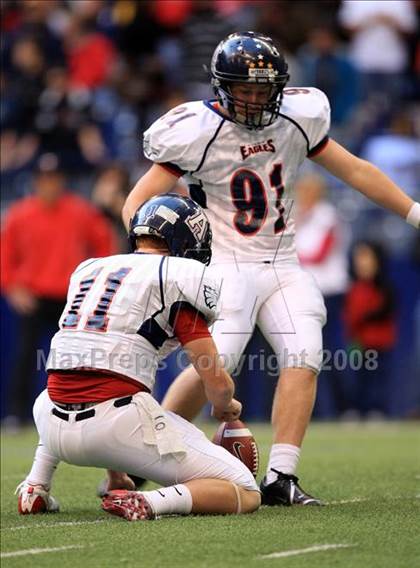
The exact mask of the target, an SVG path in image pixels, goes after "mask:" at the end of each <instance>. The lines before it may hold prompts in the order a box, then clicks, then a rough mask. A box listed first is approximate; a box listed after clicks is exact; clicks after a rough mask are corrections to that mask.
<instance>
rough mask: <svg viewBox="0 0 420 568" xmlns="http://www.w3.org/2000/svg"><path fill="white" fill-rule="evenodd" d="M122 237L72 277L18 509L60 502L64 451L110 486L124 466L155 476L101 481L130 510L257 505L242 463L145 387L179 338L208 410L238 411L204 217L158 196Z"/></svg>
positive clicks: (117, 506) (134, 516)
mask: <svg viewBox="0 0 420 568" xmlns="http://www.w3.org/2000/svg"><path fill="white" fill-rule="evenodd" d="M129 236H130V242H131V245H132V249H133V252H132V253H131V254H123V255H116V256H111V257H106V258H96V259H90V260H87V261H85V262H83V263H82V264H81V265H80V266H79V267H78V268H77V269H76V270H75V271H74V273H73V275H72V277H71V280H70V286H69V290H68V297H67V304H66V307H65V309H64V312H63V314H62V316H61V318H60V322H59V328H60V329H59V331H58V332H57V334H56V335H55V336H54V338H53V340H52V343H51V351H50V354H49V358H48V362H47V370H48V386H47V389H46V390H44V391H43V392H42V393H41V394H40V396H39V397H38V398H37V400H36V402H35V404H34V409H33V412H34V418H35V423H36V426H37V429H38V433H39V437H40V443H39V446H38V448H37V450H36V454H35V459H34V463H33V466H32V469H31V471H30V473H29V475H28V476H27V478H26V479H25V481H24V482H23V483H22V484H21V485H20V486H19V488H18V490H19V498H18V509H19V512H20V513H22V514H27V513H37V512H42V511H51V512H52V511H56V510H58V504H57V502H56V501H55V499H54V498H53V497H51V496H50V494H49V490H50V486H51V481H52V476H53V473H54V470H55V468H56V467H57V465H58V463H59V461H60V460H62V461H65V462H67V463H69V464H74V465H79V466H87V467H98V468H107V469H109V470H111V485H110V487H112V486H113V485H112V483H114V486H120V487H121V486H126V487H130V479H129V478H128V476H126V474H122V473H118V472H123V471H124V472H125V471H127V472H130V473H131V474H133V475H135V476H141V477H144V478H146V479H149V480H152V481H155V482H157V483H159V484H161V485H162V486H163V487H162V488H160V489H158V490H154V491H144V492H139V491H129V490H122V489H120V490H115V491H112V490H110V491H108V493H107V494H106V495H105V497H104V498H103V501H102V507H103V509H104V510H105V511H108V512H110V513H113V514H116V515H119V516H121V517H124V518H126V519H128V520H145V519H153V518H156V517H158V516H160V515H167V514H182V515H186V514H189V513H221V514H226V513H249V512H252V511H255V510H256V509H258V507H259V505H260V493H259V490H258V487H257V485H256V483H255V480H254V478H253V476H252V474H251V472H250V471H249V470H248V468H247V467H246V466H245V465H244V464H243V463H242V462H240V461H239V460H238V459H236V458H235V457H234V456H233V455H231V454H230V453H229V452H227V451H226V450H225V449H224V448H222V447H220V446H216V445H214V444H212V443H211V442H210V441H209V440H208V439H207V438H206V437H205V435H204V434H203V433H202V432H201V431H200V430H198V429H197V428H196V427H195V426H193V425H192V424H190V423H189V422H187V421H185V420H184V419H182V418H181V417H179V416H177V415H175V414H173V413H171V412H166V411H164V410H163V409H162V408H161V406H160V405H159V404H158V403H157V401H156V400H155V399H154V398H153V397H152V396H151V394H150V393H151V390H152V388H153V384H154V379H155V373H156V369H157V367H158V364H159V362H160V360H161V359H163V358H164V357H165V356H166V355H167V354H168V353H170V352H171V351H173V350H174V349H176V348H177V347H178V346H179V345H180V344H181V345H183V346H184V348H185V349H186V351H187V353H188V354H189V357H190V359H191V362H192V364H193V365H194V366H195V367H196V369H197V371H198V372H199V374H200V376H201V378H202V381H203V385H204V388H205V391H206V395H207V398H208V400H209V402H210V403H211V404H212V405H213V415H214V416H215V417H216V418H217V419H219V420H235V419H237V418H238V416H239V415H240V412H241V404H240V403H239V402H238V401H237V400H235V399H234V398H233V394H234V385H233V381H232V379H231V377H230V376H229V375H228V373H227V372H226V371H225V370H224V369H223V367H222V365H221V363H220V360H219V355H218V353H217V350H216V347H215V344H214V342H213V340H212V338H211V335H210V333H209V331H208V326H209V325H211V324H212V323H213V321H214V320H215V319H216V315H217V314H216V306H217V298H218V292H219V288H220V283H218V282H217V281H215V280H213V279H210V278H209V276H208V275H207V274H206V265H208V263H209V262H210V257H211V230H210V226H209V223H208V220H207V218H206V216H205V214H204V213H203V211H202V210H201V209H200V207H199V206H198V205H196V204H195V203H194V202H193V201H192V200H190V199H189V198H184V197H180V196H179V195H176V194H166V195H161V196H159V197H155V198H153V199H151V200H149V201H147V202H146V203H144V204H143V205H142V206H141V207H140V208H139V209H138V210H137V211H136V213H135V215H134V216H133V218H132V220H131V223H130V231H129ZM113 472H114V473H113ZM113 476H114V477H113Z"/></svg>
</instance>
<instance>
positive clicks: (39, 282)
mask: <svg viewBox="0 0 420 568" xmlns="http://www.w3.org/2000/svg"><path fill="white" fill-rule="evenodd" d="M34 185H35V194H34V195H33V196H30V197H27V198H25V199H23V200H20V201H18V202H16V203H15V204H14V205H13V206H12V207H11V208H10V210H9V211H8V214H7V215H6V218H5V220H4V224H3V229H2V239H1V247H2V250H1V257H2V272H1V284H2V291H3V294H4V295H5V296H6V298H7V300H8V302H9V304H10V306H11V307H12V308H13V310H14V311H15V312H16V313H17V314H18V315H20V316H21V317H20V325H21V330H20V333H19V346H18V349H17V360H16V365H15V369H14V372H13V374H12V377H11V380H10V383H9V385H10V387H9V392H10V407H9V412H10V416H9V417H8V418H7V419H6V420H7V422H6V425H9V426H15V427H18V426H19V425H21V424H22V423H23V422H25V421H26V420H27V419H28V413H29V410H30V408H31V406H32V404H33V400H34V392H33V390H34V385H33V379H34V371H35V368H36V355H37V353H36V349H37V348H38V347H40V341H41V337H42V334H43V332H44V331H45V328H46V327H49V328H56V327H57V322H58V319H59V317H60V315H61V311H62V309H63V307H64V304H65V297H66V292H67V286H68V279H69V276H70V274H71V273H72V271H73V270H74V269H75V267H76V266H77V265H78V264H79V263H80V262H81V261H82V260H84V259H86V258H89V257H98V256H106V255H109V254H112V253H113V252H115V250H116V247H115V236H114V234H113V232H112V229H111V227H110V225H109V224H108V222H107V221H106V220H105V219H104V217H103V216H102V215H101V214H100V213H99V212H98V211H96V209H95V208H94V207H92V205H90V203H88V202H86V201H85V200H83V199H81V198H80V197H77V196H76V195H72V194H69V193H66V192H65V191H64V187H65V180H64V176H63V173H62V171H61V170H60V167H59V164H58V161H57V157H56V156H55V155H52V154H45V155H44V156H42V157H41V159H40V161H39V164H38V171H37V173H36V176H35V183H34Z"/></svg>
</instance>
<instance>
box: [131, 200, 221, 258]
mask: <svg viewBox="0 0 420 568" xmlns="http://www.w3.org/2000/svg"><path fill="white" fill-rule="evenodd" d="M142 235H148V236H154V237H159V238H161V239H163V240H164V241H165V243H166V245H167V247H168V249H169V253H170V255H171V256H181V257H184V258H193V259H194V260H198V261H200V262H202V263H203V264H206V265H209V264H210V260H211V239H212V232H211V228H210V223H209V222H208V219H207V216H206V215H205V213H204V211H203V210H202V209H201V207H200V206H199V205H197V204H196V203H195V202H194V201H193V200H192V199H190V198H189V197H183V196H181V195H178V194H177V193H165V194H163V195H158V196H156V197H152V199H149V200H148V201H146V202H145V203H143V205H141V206H140V207H139V208H138V209H137V211H136V212H135V213H134V216H133V217H132V219H131V220H130V228H129V232H128V238H129V241H130V245H131V249H132V250H133V251H135V250H136V248H137V247H136V239H137V237H140V236H142Z"/></svg>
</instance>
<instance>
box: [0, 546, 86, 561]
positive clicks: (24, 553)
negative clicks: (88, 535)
mask: <svg viewBox="0 0 420 568" xmlns="http://www.w3.org/2000/svg"><path fill="white" fill-rule="evenodd" d="M71 548H84V546H82V545H79V544H71V545H69V546H60V547H57V548H27V549H26V550H15V551H14V552H2V553H1V555H0V557H1V558H12V557H13V556H27V555H28V554H44V553H45V552H62V551H63V550H70V549H71Z"/></svg>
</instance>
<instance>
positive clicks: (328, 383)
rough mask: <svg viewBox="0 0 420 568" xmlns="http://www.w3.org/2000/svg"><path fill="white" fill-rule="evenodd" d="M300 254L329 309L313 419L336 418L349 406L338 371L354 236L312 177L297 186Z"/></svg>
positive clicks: (322, 186)
mask: <svg viewBox="0 0 420 568" xmlns="http://www.w3.org/2000/svg"><path fill="white" fill-rule="evenodd" d="M295 190H296V198H297V215H296V248H297V252H298V256H299V260H300V262H301V263H302V264H303V266H304V267H305V268H307V270H308V271H309V272H310V273H311V274H312V275H313V276H314V278H315V280H316V282H317V284H318V286H319V287H320V290H321V292H322V295H323V296H324V300H325V305H326V308H327V323H326V324H325V326H324V328H323V348H324V352H325V357H324V361H325V367H324V370H323V371H322V372H321V374H320V377H319V388H318V395H317V401H316V405H315V410H314V416H317V417H318V418H334V417H336V416H337V415H338V414H340V413H342V412H343V411H344V410H345V409H346V406H347V402H346V395H345V389H346V384H345V383H346V377H345V372H344V371H342V370H340V371H337V369H336V360H337V359H336V354H337V353H338V352H339V351H340V350H341V352H342V353H344V350H345V342H344V336H343V322H342V319H341V318H342V308H343V301H344V294H345V292H346V290H347V287H348V275H347V274H348V267H347V264H348V263H347V252H348V246H349V233H348V230H347V228H346V226H345V224H344V223H343V220H342V219H341V218H340V216H339V214H338V212H337V210H336V208H335V207H334V205H332V204H331V203H329V202H328V201H327V196H326V183H325V179H324V178H323V177H321V176H319V175H315V174H307V175H306V176H305V177H302V178H301V179H300V180H299V181H298V182H297V183H296V186H295Z"/></svg>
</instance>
